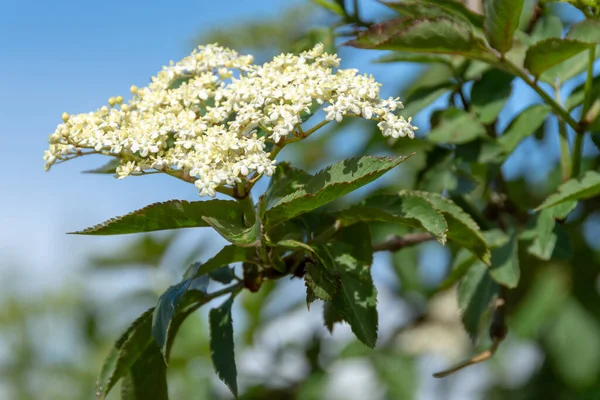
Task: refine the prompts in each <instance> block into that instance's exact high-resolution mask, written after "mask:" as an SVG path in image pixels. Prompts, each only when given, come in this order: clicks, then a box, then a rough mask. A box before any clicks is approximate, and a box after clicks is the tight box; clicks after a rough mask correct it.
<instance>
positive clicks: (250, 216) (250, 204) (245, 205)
mask: <svg viewBox="0 0 600 400" xmlns="http://www.w3.org/2000/svg"><path fill="white" fill-rule="evenodd" d="M237 201H238V204H239V205H240V206H241V207H242V210H243V212H244V220H245V223H246V225H247V226H252V225H254V223H255V222H256V208H255V207H254V201H252V196H250V195H248V196H245V197H243V198H238V199H237Z"/></svg>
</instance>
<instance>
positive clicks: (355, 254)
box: [315, 225, 378, 348]
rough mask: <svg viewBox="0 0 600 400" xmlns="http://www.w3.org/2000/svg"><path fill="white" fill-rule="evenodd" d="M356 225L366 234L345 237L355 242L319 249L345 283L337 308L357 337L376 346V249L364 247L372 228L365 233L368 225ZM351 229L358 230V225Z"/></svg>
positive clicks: (337, 299)
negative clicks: (373, 263)
mask: <svg viewBox="0 0 600 400" xmlns="http://www.w3.org/2000/svg"><path fill="white" fill-rule="evenodd" d="M356 227H359V228H361V229H362V230H363V233H362V235H358V234H356V233H354V234H353V235H352V237H346V238H345V239H346V240H347V241H351V240H353V241H354V243H342V242H334V243H329V244H327V245H323V246H317V247H316V248H315V249H316V251H317V254H318V257H319V260H320V261H321V263H322V264H323V265H324V266H325V268H327V269H329V270H331V271H334V272H335V273H336V274H337V275H338V277H339V280H340V283H341V286H340V288H339V289H338V291H337V293H336V295H335V297H334V298H333V301H332V303H333V305H334V307H335V309H336V310H337V312H338V313H339V314H340V315H341V316H342V317H343V318H344V320H345V321H346V322H348V324H350V327H351V328H352V332H354V334H355V335H356V337H357V338H358V339H359V340H360V341H361V342H363V343H364V344H365V345H367V346H369V347H371V348H372V347H374V346H375V343H376V342H377V326H378V318H377V291H376V289H375V286H374V285H373V279H372V278H371V268H370V262H371V259H372V256H373V251H372V249H367V250H369V251H365V249H364V246H368V247H370V246H371V237H370V235H369V234H368V229H367V230H366V233H367V234H364V228H362V227H360V225H356ZM350 230H351V231H352V232H356V230H357V229H355V228H350ZM367 253H368V254H367Z"/></svg>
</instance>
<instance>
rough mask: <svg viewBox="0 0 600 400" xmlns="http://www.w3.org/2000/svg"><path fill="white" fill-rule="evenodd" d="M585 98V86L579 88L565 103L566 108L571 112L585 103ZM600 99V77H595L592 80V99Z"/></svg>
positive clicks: (574, 90)
mask: <svg viewBox="0 0 600 400" xmlns="http://www.w3.org/2000/svg"><path fill="white" fill-rule="evenodd" d="M584 97H585V84H584V83H582V84H581V85H579V86H577V87H576V88H575V89H573V91H572V92H571V94H570V95H569V97H568V98H567V100H566V101H565V107H566V108H567V109H568V110H569V111H571V110H573V109H574V108H576V107H577V106H579V105H581V104H582V103H583V98H584ZM598 97H600V76H596V77H594V79H593V80H592V98H594V99H597V98H598Z"/></svg>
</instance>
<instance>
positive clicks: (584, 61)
mask: <svg viewBox="0 0 600 400" xmlns="http://www.w3.org/2000/svg"><path fill="white" fill-rule="evenodd" d="M596 55H600V46H596ZM588 60H589V54H588V52H587V51H584V52H581V53H579V54H577V55H576V56H575V57H571V58H570V59H568V60H566V61H563V62H561V63H559V64H557V65H555V66H553V67H552V68H550V69H548V70H546V71H544V73H543V74H542V75H541V76H540V81H542V82H546V83H549V84H551V85H553V86H556V85H560V84H561V83H562V82H566V81H568V80H569V79H572V78H574V77H576V76H577V75H579V74H581V73H582V72H583V71H585V70H586V69H587V65H588Z"/></svg>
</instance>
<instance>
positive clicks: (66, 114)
mask: <svg viewBox="0 0 600 400" xmlns="http://www.w3.org/2000/svg"><path fill="white" fill-rule="evenodd" d="M61 118H62V120H63V122H67V121H68V120H69V118H71V116H70V115H69V113H68V112H64V113H62V115H61Z"/></svg>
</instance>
